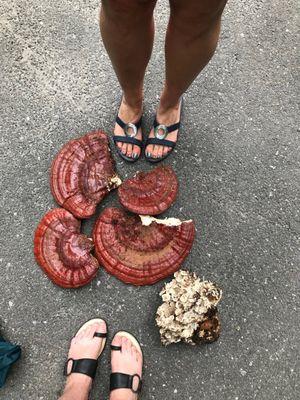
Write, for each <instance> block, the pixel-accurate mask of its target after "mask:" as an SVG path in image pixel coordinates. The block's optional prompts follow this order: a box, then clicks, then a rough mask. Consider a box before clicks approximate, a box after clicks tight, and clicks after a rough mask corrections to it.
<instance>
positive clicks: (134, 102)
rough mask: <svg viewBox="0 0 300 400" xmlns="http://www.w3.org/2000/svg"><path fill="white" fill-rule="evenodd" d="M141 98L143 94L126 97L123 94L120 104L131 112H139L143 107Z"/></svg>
mask: <svg viewBox="0 0 300 400" xmlns="http://www.w3.org/2000/svg"><path fill="white" fill-rule="evenodd" d="M143 97H144V96H143V93H139V94H137V95H127V94H125V93H124V94H123V100H122V102H123V103H124V105H126V106H127V107H128V108H130V109H131V110H133V111H135V112H140V111H141V109H142V107H143Z"/></svg>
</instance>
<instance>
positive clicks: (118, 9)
mask: <svg viewBox="0 0 300 400" xmlns="http://www.w3.org/2000/svg"><path fill="white" fill-rule="evenodd" d="M155 3H156V0H102V6H103V7H104V8H105V9H106V10H108V11H111V12H114V13H117V14H121V15H127V14H128V13H132V12H133V11H135V12H137V11H141V12H143V11H146V10H148V9H151V8H153V7H154V5H155Z"/></svg>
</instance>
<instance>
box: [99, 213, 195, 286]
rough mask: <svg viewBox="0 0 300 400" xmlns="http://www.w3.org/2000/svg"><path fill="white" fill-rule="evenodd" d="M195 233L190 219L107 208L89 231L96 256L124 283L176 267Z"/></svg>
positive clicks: (146, 280) (152, 278) (148, 280)
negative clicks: (91, 233)
mask: <svg viewBox="0 0 300 400" xmlns="http://www.w3.org/2000/svg"><path fill="white" fill-rule="evenodd" d="M194 236H195V227H194V223H193V222H192V221H185V222H181V221H180V220H178V219H176V218H169V219H165V220H159V219H155V218H153V217H150V216H138V215H128V214H127V213H126V212H125V211H123V210H120V209H118V208H107V209H105V210H104V211H103V213H102V214H101V215H100V217H99V219H98V220H97V222H96V225H95V227H94V231H93V239H94V243H95V251H96V256H97V258H98V260H99V262H100V263H101V264H102V265H103V266H104V268H105V269H106V270H107V271H108V272H109V273H110V274H112V275H114V276H116V277H117V278H119V279H120V280H122V281H123V282H125V283H131V284H134V285H150V284H153V283H155V282H157V281H159V280H161V279H163V278H166V277H167V276H169V275H171V274H172V273H173V272H175V271H177V270H178V268H179V267H180V265H181V264H182V262H183V261H184V259H185V258H186V257H187V255H188V254H189V252H190V250H191V247H192V244H193V241H194Z"/></svg>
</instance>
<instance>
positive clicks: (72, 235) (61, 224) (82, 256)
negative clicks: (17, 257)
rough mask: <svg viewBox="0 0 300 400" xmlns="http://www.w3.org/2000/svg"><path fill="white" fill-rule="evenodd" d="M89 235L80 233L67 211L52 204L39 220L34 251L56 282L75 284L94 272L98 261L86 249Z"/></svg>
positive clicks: (91, 244)
mask: <svg viewBox="0 0 300 400" xmlns="http://www.w3.org/2000/svg"><path fill="white" fill-rule="evenodd" d="M92 248H93V242H92V239H89V238H87V237H86V236H85V235H82V234H81V233H80V221H78V220H77V219H76V218H75V217H74V216H73V215H72V214H71V213H70V212H69V211H67V210H64V209H63V208H55V209H53V210H51V211H49V212H48V213H47V214H46V215H44V217H43V218H42V220H41V221H40V223H39V225H38V227H37V229H36V231H35V237H34V255H35V258H36V260H37V262H38V264H39V265H40V266H41V268H42V270H43V271H44V272H45V273H46V274H47V275H48V277H49V278H50V279H51V280H52V281H53V282H54V283H56V284H57V285H59V286H62V287H64V288H76V287H79V286H83V285H86V284H87V283H89V282H90V281H91V280H92V279H93V278H94V277H95V275H96V273H97V271H98V268H99V264H98V261H97V260H96V258H95V257H93V256H92V255H91V254H90V252H91V250H92Z"/></svg>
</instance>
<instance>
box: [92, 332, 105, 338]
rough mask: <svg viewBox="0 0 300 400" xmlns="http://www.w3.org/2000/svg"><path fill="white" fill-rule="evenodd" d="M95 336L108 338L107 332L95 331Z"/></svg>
mask: <svg viewBox="0 0 300 400" xmlns="http://www.w3.org/2000/svg"><path fill="white" fill-rule="evenodd" d="M94 337H99V338H107V333H102V332H95V333H94Z"/></svg>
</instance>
